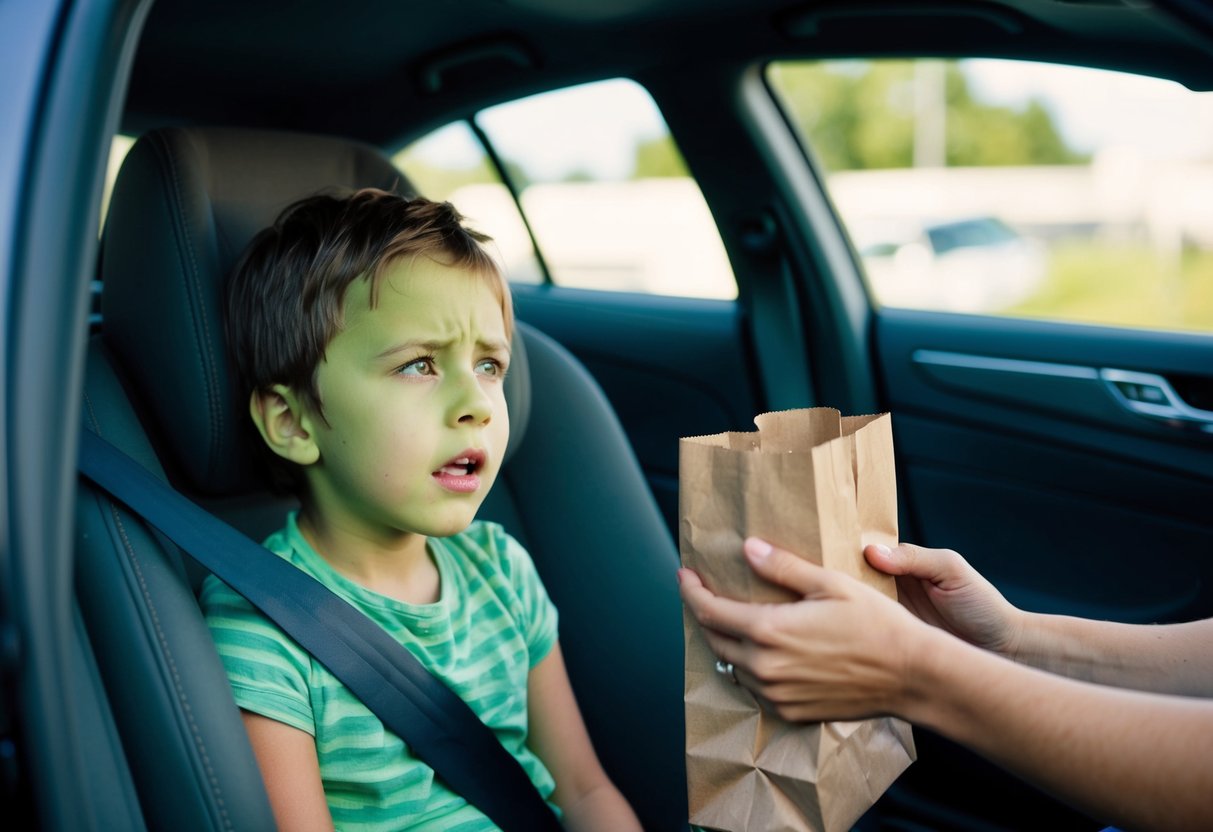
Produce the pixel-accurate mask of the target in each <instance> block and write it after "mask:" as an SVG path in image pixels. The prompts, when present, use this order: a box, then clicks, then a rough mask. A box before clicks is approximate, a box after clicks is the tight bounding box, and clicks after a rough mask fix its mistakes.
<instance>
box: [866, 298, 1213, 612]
mask: <svg viewBox="0 0 1213 832" xmlns="http://www.w3.org/2000/svg"><path fill="white" fill-rule="evenodd" d="M876 338H877V356H878V358H877V360H878V361H879V362H880V365H881V371H882V373H881V374H882V378H883V386H884V393H885V396H886V400H887V403H888V406H889V408H890V409H891V410H892V412H893V414H894V430H895V435H896V441H897V451H898V458H899V468H900V472H899V474H900V485H901V488H902V491H903V494H904V497H905V508H906V512H907V515H908V516H907V528H908V529H909V530H910V532H911V533H913V534H914V535H916V538H917V541H918V542H921V543H923V544H926V545H931V546H946V547H950V548H954V549H956V550H958V551H960V552H961V553H962V554H964V555H965V556H966V557H967V558H968V559H969V560H970V561H971V562H972V563H973V564H974V566H976V567H977V568H978V569H979V570H980V571H981V572H982V573H983V574H985V575H986V576H987V577H989V578H990V579H991V580H992V581H993V582H994V583H995V585H996V586H998V587H999V588H1000V589H1001V590H1002V591H1003V592H1004V593H1005V594H1006V595H1007V596H1008V597H1009V598H1010V599H1011V600H1012V601H1013V602H1014V603H1016V604H1018V605H1020V606H1023V607H1025V608H1028V609H1033V610H1038V611H1042V612H1055V613H1065V614H1073V615H1083V616H1088V617H1094V618H1101V619H1113V620H1123V621H1133V622H1150V621H1172V620H1183V619H1190V618H1193V617H1200V616H1205V615H1209V614H1213V586H1211V583H1213V559H1210V558H1209V557H1208V556H1207V555H1208V553H1209V552H1210V551H1213V511H1211V510H1210V509H1211V508H1213V433H1210V432H1209V431H1207V430H1205V426H1204V425H1203V424H1202V423H1200V422H1199V421H1185V420H1183V419H1171V420H1159V419H1152V418H1150V417H1148V416H1145V415H1142V414H1141V413H1138V412H1135V410H1134V409H1133V407H1132V404H1133V402H1132V400H1130V399H1126V398H1125V396H1124V394H1123V392H1122V388H1121V387H1118V386H1117V384H1115V383H1113V382H1111V381H1109V380H1108V376H1107V374H1106V372H1105V371H1107V370H1118V371H1130V372H1132V373H1148V374H1151V375H1153V376H1159V377H1162V378H1175V379H1180V380H1182V383H1180V384H1178V385H1177V386H1178V387H1179V388H1181V389H1185V390H1187V391H1190V392H1189V394H1188V395H1190V396H1193V397H1195V399H1196V400H1197V402H1198V403H1203V397H1204V395H1206V393H1205V391H1209V390H1213V338H1208V337H1206V336H1201V335H1189V334H1177V333H1165V332H1156V333H1155V332H1144V331H1133V330H1118V329H1111V328H1101V327H1087V326H1073V325H1065V324H1053V323H1045V322H1035V321H1019V320H1002V319H995V318H984V317H977V316H962V315H949V314H938V313H925V312H910V311H904V310H885V311H883V312H881V313H880V314H879V315H878V316H877V324H876ZM1111 378H1112V379H1116V378H1119V377H1118V376H1116V375H1115V374H1113V375H1112V376H1111ZM1130 378H1136V376H1130ZM1139 392H1140V391H1139ZM1151 395H1153V394H1151ZM1192 409H1193V410H1194V411H1196V412H1197V414H1198V415H1199V411H1200V410H1202V408H1200V407H1195V406H1193V407H1192Z"/></svg>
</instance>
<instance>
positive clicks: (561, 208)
mask: <svg viewBox="0 0 1213 832" xmlns="http://www.w3.org/2000/svg"><path fill="white" fill-rule="evenodd" d="M474 125H475V128H474V129H473V127H472V126H469V125H468V124H466V123H458V124H455V125H449V126H448V127H445V128H443V129H442V130H439V131H437V132H435V133H432V134H430V135H428V136H426V137H424V138H422V139H421V140H420V141H418V142H415V143H413V144H411V145H409V146H408V147H407V148H405V149H404V150H403V151H402V152H401V153H400V154H399V155H398V156H397V157H396V158H397V161H398V164H400V166H401V169H402V170H404V171H405V173H406V174H408V175H409V176H410V177H412V178H413V179H414V180H415V182H416V183H417V184H418V185H420V186H422V190H423V191H424V192H426V193H428V194H430V195H432V196H435V197H437V198H441V199H449V200H450V201H451V202H452V203H454V204H455V206H456V207H457V208H459V209H460V211H462V212H463V213H464V214H466V215H467V216H469V217H470V218H471V219H472V220H474V221H475V222H476V223H479V224H480V225H482V226H483V229H484V230H485V231H486V232H487V233H489V234H492V235H493V236H494V237H497V238H498V241H499V244H500V253H501V255H502V257H503V260H504V264H505V267H506V270H507V272H508V273H509V274H510V276H511V278H512V279H515V280H524V281H525V280H532V279H537V276H538V274H539V272H538V268H539V261H538V260H537V259H536V257H535V249H534V247H533V246H532V242H531V238H530V237H528V236H527V235H526V229H527V226H528V225H529V229H530V232H531V234H533V240H534V245H535V246H537V247H538V251H539V254H540V257H541V260H542V264H543V266H544V267H545V268H546V273H547V275H548V276H549V278H550V280H551V281H552V282H553V283H555V284H558V285H561V286H570V287H577V288H584V289H602V290H610V291H626V292H647V293H655V294H663V295H674V296H684V297H702V298H735V297H736V296H737V284H736V281H735V280H734V277H733V273H732V270H731V268H730V266H729V261H728V257H727V255H726V254H725V250H724V245H723V244H722V242H721V240H720V234H719V232H718V230H717V229H716V225H715V223H714V221H713V219H712V215H711V213H710V211H709V210H708V207H707V203H706V201H705V200H704V198H703V194H702V193H701V192H700V190H699V186H698V185H697V184H696V182H695V180H694V179H692V178H691V176H690V175H689V174H688V172H687V169H686V166H685V165H684V163H683V161H682V157H681V155H680V154H679V152H678V149H677V147H676V146H675V144H674V142H673V140H672V138H671V137H670V134H669V130H668V129H667V127H666V125H665V121H664V119H662V117H661V114H660V112H658V110H657V107H656V105H655V104H654V102H653V100H652V98H651V97H650V96H649V94H648V93H647V92H646V91H645V90H644V89H643V88H642V87H640V86H639V85H638V84H636V83H634V82H632V81H627V80H622V79H616V80H610V81H601V82H596V83H592V84H584V85H580V86H576V87H570V88H566V89H562V90H557V91H554V92H548V93H544V94H541V95H536V96H531V97H529V98H524V99H519V100H516V101H512V102H509V103H506V104H501V105H498V106H495V107H491V108H489V109H486V110H483V111H481V112H480V113H478V114H477V115H476V116H475V119H474ZM478 135H479V136H483V137H484V138H485V139H486V140H487V141H488V142H489V143H490V145H491V147H492V149H493V152H494V155H495V156H496V157H497V158H498V159H499V160H500V167H501V168H502V169H503V170H504V172H505V180H506V181H508V184H509V185H510V187H511V188H512V189H513V192H514V193H517V200H516V201H515V200H514V199H513V198H512V197H511V195H510V194H511V191H510V190H507V189H506V187H505V186H504V185H503V184H502V182H503V180H502V178H501V176H500V175H499V174H498V173H497V172H496V171H494V170H493V165H491V164H490V163H489V158H490V157H488V155H487V154H486V153H485V150H484V146H483V145H482V144H481V143H480V142H479V141H478V140H477V136H478ZM428 183H433V184H428ZM519 207H521V211H522V213H523V214H524V215H525V217H526V224H527V225H524V224H523V223H522V222H521V220H520V219H519V213H518V211H519Z"/></svg>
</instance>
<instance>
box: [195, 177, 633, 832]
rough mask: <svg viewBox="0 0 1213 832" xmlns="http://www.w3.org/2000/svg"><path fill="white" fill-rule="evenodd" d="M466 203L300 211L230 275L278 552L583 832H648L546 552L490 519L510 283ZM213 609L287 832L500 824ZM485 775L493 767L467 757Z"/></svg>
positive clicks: (346, 697)
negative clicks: (549, 578)
mask: <svg viewBox="0 0 1213 832" xmlns="http://www.w3.org/2000/svg"><path fill="white" fill-rule="evenodd" d="M461 220H462V218H461V217H460V216H459V214H458V213H457V212H456V211H455V210H454V208H452V207H451V206H450V205H449V204H446V203H434V202H430V201H428V200H424V199H416V200H411V201H410V200H406V199H403V198H401V197H398V196H395V195H392V194H389V193H386V192H383V191H378V190H369V189H368V190H363V191H359V192H357V193H355V194H353V195H352V196H350V197H348V198H335V197H331V196H317V197H311V198H308V199H305V200H302V201H300V202H298V203H296V204H295V205H293V206H291V207H290V208H288V209H287V210H286V211H285V212H284V213H283V214H282V215H281V216H280V217H279V219H278V221H277V222H275V224H274V225H273V226H272V227H270V228H268V229H266V230H264V231H262V232H261V233H260V234H259V235H258V236H257V237H256V238H255V239H254V240H253V241H252V243H250V245H249V248H248V250H247V251H246V252H245V254H244V256H243V257H242V259H241V261H240V263H238V264H237V266H236V269H235V271H234V272H233V275H232V277H231V280H230V283H229V286H228V292H227V312H228V318H227V329H228V332H227V334H228V341H229V345H230V347H231V352H232V354H233V355H234V357H235V361H236V364H237V373H238V376H239V378H240V381H241V383H242V385H243V389H244V390H247V391H249V410H250V413H251V415H252V419H253V423H254V424H255V425H256V428H257V431H258V432H259V433H260V436H261V438H262V439H263V440H264V446H265V450H267V451H268V452H270V456H269V458H270V460H271V461H272V463H273V466H274V469H275V472H276V474H277V475H278V476H279V478H280V480H281V481H282V482H283V483H286V484H288V485H289V486H290V487H291V488H292V490H293V491H294V493H295V494H296V495H297V496H298V498H299V500H300V509H299V510H298V512H292V513H291V514H290V515H289V516H288V517H287V518H286V525H285V527H284V528H282V529H281V530H280V531H278V532H277V533H275V534H273V535H271V536H270V537H269V538H268V539H267V540H266V541H265V545H266V546H267V547H268V548H270V549H272V550H273V551H274V552H276V553H277V554H279V555H280V556H281V557H283V558H285V559H287V560H288V561H290V562H291V563H292V564H294V565H295V566H297V567H298V568H299V569H302V570H304V571H305V572H307V573H309V574H311V575H312V576H314V577H315V578H317V579H319V580H320V581H321V582H322V583H324V584H325V585H326V586H328V587H329V588H330V589H332V590H333V591H335V592H336V593H337V594H338V595H340V596H342V597H343V598H345V599H346V600H347V601H349V602H350V603H352V604H353V605H354V606H356V607H357V608H359V609H360V610H362V611H363V612H365V613H366V614H367V615H369V616H370V617H371V618H373V619H374V620H375V621H376V622H377V623H378V624H380V626H382V627H383V628H384V629H385V630H387V631H388V632H389V633H391V634H392V635H393V636H394V637H396V638H397V639H398V640H400V641H401V642H403V643H404V644H405V645H406V646H407V647H408V649H409V650H410V651H411V652H412V653H413V654H414V655H416V656H417V657H418V658H419V659H420V660H421V662H422V663H423V664H424V665H425V666H426V667H427V668H428V669H429V670H430V671H431V672H432V673H434V674H436V675H437V676H439V677H440V678H441V679H442V680H443V681H444V682H446V684H447V685H448V686H449V687H451V688H452V689H453V690H454V691H455V692H456V693H458V694H459V695H460V696H461V697H462V698H463V699H464V701H466V702H467V703H468V704H469V705H470V706H471V707H472V709H473V710H474V711H475V712H476V713H477V715H478V716H479V717H480V718H481V719H482V720H483V721H484V722H485V723H486V724H487V725H489V726H490V727H491V728H492V729H493V730H494V732H495V733H496V735H497V737H498V739H499V740H500V741H501V743H502V744H503V745H504V746H505V747H506V749H507V750H508V751H509V752H510V753H512V754H513V755H514V756H515V757H516V758H517V759H518V760H519V761H520V762H521V763H522V765H523V767H524V768H525V769H526V771H527V773H528V774H529V775H530V777H531V780H532V781H533V782H534V783H535V786H536V787H537V788H538V789H539V790H540V792H541V794H543V795H544V797H546V798H547V799H548V800H549V802H550V803H553V804H554V805H556V806H558V807H560V808H561V809H562V810H563V812H562V820H563V822H564V824H565V825H566V826H567V828H569V829H604V830H605V829H610V830H625V829H638V828H639V823H638V822H637V820H636V818H635V815H634V814H633V813H632V811H631V809H630V807H629V806H628V805H627V803H626V802H625V801H624V799H623V797H622V795H620V793H619V792H618V791H617V790H616V789H615V787H614V786H613V785H612V784H611V782H610V781H609V780H608V779H607V776H606V774H605V773H604V772H603V770H602V767H601V766H600V764H599V762H598V759H597V757H596V756H595V754H594V751H593V748H592V747H591V745H590V740H589V736H588V734H587V733H586V730H585V726H584V724H583V723H582V720H581V715H580V712H579V711H578V709H577V704H576V701H575V700H574V698H573V692H572V689H571V687H570V685H569V681H568V676H567V674H566V672H565V667H564V660H563V658H562V657H561V653H560V647H559V644H558V643H557V639H556V610H555V608H554V607H553V606H552V603H551V601H550V600H549V599H548V596H547V593H546V592H545V590H544V588H543V585H542V584H541V583H540V581H539V577H538V575H537V574H536V572H535V568H534V565H533V564H532V563H531V560H530V557H529V556H528V555H527V553H526V551H525V550H524V549H523V548H522V547H521V546H520V545H519V544H518V543H517V542H516V541H515V540H514V539H513V538H511V537H510V536H509V535H507V534H506V533H505V532H504V531H503V530H502V529H501V527H500V526H497V525H495V524H492V523H485V522H472V520H473V517H474V516H475V514H476V511H477V509H478V508H479V507H480V504H481V502H482V501H483V500H484V497H485V494H486V493H487V492H488V490H489V488H490V487H491V486H492V484H493V481H494V479H495V478H496V476H497V472H498V468H499V466H500V464H501V459H502V455H503V454H504V453H505V448H506V443H507V441H508V439H509V417H508V414H507V413H506V405H505V396H504V392H503V379H504V376H505V373H506V370H507V368H508V366H509V362H510V338H511V335H512V329H513V315H512V309H511V300H510V294H509V288H508V285H507V284H506V282H505V280H504V279H503V277H502V275H501V273H500V272H499V271H498V269H497V267H496V265H495V264H494V262H493V261H492V259H491V258H490V257H489V256H488V255H487V254H486V253H485V251H484V250H483V249H482V248H481V247H480V245H479V244H480V243H481V242H483V241H485V240H486V239H487V238H486V237H484V236H483V235H480V234H477V233H475V232H473V231H470V230H468V229H465V228H464V227H463V226H462V225H461ZM202 604H203V608H204V610H205V612H206V616H207V622H208V624H209V625H210V628H211V632H212V634H213V635H214V638H215V642H216V644H217V645H218V648H219V652H220V655H221V656H222V657H223V661H224V664H225V666H226V668H227V673H228V677H229V679H230V681H231V684H232V690H233V692H234V694H235V698H236V702H237V704H238V705H239V706H240V708H241V713H242V715H243V718H244V723H245V726H246V728H247V730H248V734H249V738H250V739H251V741H252V745H253V751H254V752H255V754H256V756H257V761H258V763H259V765H260V767H261V771H262V774H263V776H264V779H265V786H266V790H267V792H268V794H269V798H270V803H271V805H272V807H273V811H274V817H275V819H276V820H277V822H278V825H279V827H280V828H281V829H283V830H311V829H326V830H331V829H333V828H334V826H336V827H337V828H340V829H358V830H396V829H433V830H439V829H441V830H449V829H456V828H457V829H461V830H462V829H468V830H472V829H492V828H494V827H493V824H492V823H491V822H490V821H489V820H488V818H487V817H485V816H484V815H483V814H482V813H481V812H480V811H479V810H478V809H476V808H475V807H474V806H472V805H470V804H469V803H468V802H467V801H465V800H464V799H463V798H462V797H461V796H460V795H458V794H456V793H454V792H452V791H451V790H450V789H448V788H447V787H446V785H445V784H444V783H443V782H442V781H441V780H439V779H436V778H435V777H434V772H433V770H432V769H430V768H429V767H428V766H426V765H425V764H424V763H422V762H420V761H419V760H417V759H416V758H415V757H413V756H412V755H411V753H410V751H409V749H408V748H407V747H406V746H405V745H404V743H403V742H402V741H401V740H400V739H399V738H398V737H397V736H395V735H394V734H392V733H390V732H389V731H387V730H386V729H385V728H384V726H383V724H382V723H381V722H380V721H379V720H378V719H377V718H376V717H375V716H374V715H373V714H372V713H371V712H370V711H369V710H368V709H367V708H366V707H365V706H364V705H363V704H362V703H361V701H359V700H358V699H357V698H355V697H354V696H353V695H352V694H351V693H350V692H349V691H348V690H347V689H346V688H345V687H344V686H343V685H342V684H341V683H340V682H338V681H337V680H336V679H335V678H334V677H333V676H332V674H330V673H329V672H328V670H327V669H326V668H325V667H324V666H323V665H321V664H319V663H318V662H317V661H316V660H315V659H313V658H312V657H311V656H310V655H309V654H308V653H306V652H304V651H303V650H301V649H300V648H299V647H298V646H297V645H296V644H295V643H294V642H293V641H291V640H290V639H289V638H288V637H287V636H285V635H284V634H283V633H282V632H281V631H280V630H278V629H277V627H275V625H273V624H272V623H270V622H269V621H268V620H267V619H265V618H264V617H263V616H262V615H261V614H260V613H259V612H257V610H256V609H255V608H253V607H252V606H251V605H250V604H248V602H246V601H245V600H244V599H243V598H242V597H241V596H239V595H237V594H236V593H234V592H233V591H232V590H231V589H229V588H228V587H227V586H226V585H225V584H223V583H222V582H220V581H219V580H218V579H216V578H214V577H211V578H208V579H207V581H206V583H205V584H204V586H203V591H202ZM469 764H472V761H469Z"/></svg>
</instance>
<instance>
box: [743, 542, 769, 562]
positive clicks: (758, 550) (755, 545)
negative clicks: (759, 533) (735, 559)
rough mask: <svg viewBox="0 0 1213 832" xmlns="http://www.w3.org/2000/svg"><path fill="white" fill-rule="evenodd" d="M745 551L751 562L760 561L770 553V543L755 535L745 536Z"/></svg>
mask: <svg viewBox="0 0 1213 832" xmlns="http://www.w3.org/2000/svg"><path fill="white" fill-rule="evenodd" d="M745 553H746V554H747V555H749V557H750V561H751V562H752V563H762V562H763V561H764V560H766V559H767V558H768V557H769V556H770V554H771V544H770V543H767V542H766V541H765V540H761V539H759V538H757V537H750V538H746V542H745Z"/></svg>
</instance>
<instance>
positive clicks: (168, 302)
mask: <svg viewBox="0 0 1213 832" xmlns="http://www.w3.org/2000/svg"><path fill="white" fill-rule="evenodd" d="M363 187H376V188H383V189H384V190H392V191H396V192H397V193H403V194H411V193H412V192H413V191H412V188H411V186H410V185H409V184H408V183H407V182H406V180H405V179H404V177H403V175H402V174H401V173H400V172H399V171H398V170H396V168H395V167H394V166H393V165H392V164H391V162H390V161H389V160H388V159H387V157H385V156H384V155H383V154H382V153H381V152H380V151H379V150H378V149H376V148H374V147H372V146H370V145H366V144H361V143H358V142H353V141H348V140H344V139H338V138H332V137H327V136H312V135H303V134H296V133H281V132H273V131H256V130H239V129H229V128H169V129H164V130H158V131H154V132H152V133H148V134H147V135H145V136H143V137H141V138H140V139H139V140H138V141H137V142H136V143H135V145H134V146H133V147H132V148H131V151H130V153H129V154H128V155H127V157H126V160H125V161H124V163H123V165H122V169H121V171H120V172H119V174H118V179H117V181H116V182H115V184H114V190H113V194H112V196H111V199H110V208H109V215H108V217H107V219H106V227H105V236H104V241H103V245H102V251H103V255H102V268H101V279H102V295H101V313H102V322H103V323H102V332H103V337H104V339H105V342H106V344H107V346H108V347H109V348H110V349H111V350H112V351H113V352H114V353H115V355H116V357H117V358H118V360H119V363H120V365H121V366H122V368H123V370H124V371H125V373H126V375H127V378H128V379H129V381H130V382H131V383H132V384H133V385H134V386H135V387H136V388H137V391H136V393H137V397H138V398H139V400H140V401H141V403H142V405H143V406H144V407H145V408H146V409H147V410H148V411H150V415H151V418H152V419H153V420H154V421H155V425H153V426H149V427H150V429H151V432H152V433H154V434H155V436H156V438H157V439H158V440H160V441H159V443H158V444H159V445H160V447H161V451H162V453H168V454H170V455H171V457H172V459H171V460H170V462H171V463H172V464H171V465H170V466H169V467H170V468H171V469H173V470H174V471H175V472H176V473H177V474H178V475H179V476H180V477H184V478H185V479H186V480H187V482H186V483H184V485H186V486H187V487H188V489H189V490H191V491H194V492H196V493H199V494H204V495H210V496H222V495H232V494H242V493H247V492H249V491H253V490H258V489H260V488H261V487H263V484H264V477H263V475H262V473H261V472H260V471H259V470H258V468H257V465H256V462H255V460H256V459H257V456H256V455H255V454H254V453H253V452H252V449H251V448H249V447H248V444H247V443H248V437H249V433H248V430H247V428H246V426H245V423H246V421H247V419H248V403H247V401H246V400H244V399H243V397H240V396H237V394H236V391H235V389H234V386H233V376H232V372H231V369H230V363H229V361H228V360H227V355H226V351H225V344H224V335H223V319H222V308H221V297H222V287H223V281H224V280H225V279H226V277H227V274H228V271H229V270H230V269H231V267H232V266H233V265H234V263H235V261H236V259H237V258H238V257H239V255H240V253H241V252H242V251H243V249H244V247H245V246H246V245H247V244H248V242H249V241H250V240H251V239H252V238H253V236H254V235H255V234H256V233H257V232H258V231H260V230H261V229H262V228H264V227H266V226H268V225H269V224H270V223H272V222H273V221H274V219H275V218H276V217H277V215H278V213H279V212H280V211H281V210H282V209H283V208H285V207H286V206H287V205H289V204H290V203H292V202H294V201H295V200H297V199H300V198H302V197H305V196H309V195H311V194H314V193H317V192H320V191H326V190H328V191H331V190H333V189H353V188H363ZM514 350H515V356H514V361H513V362H512V363H513V368H512V369H511V371H510V374H509V377H508V378H507V382H506V399H507V402H508V403H509V406H510V416H511V422H512V430H511V438H510V449H509V450H507V456H508V455H509V453H510V452H512V450H513V448H514V447H515V446H516V445H517V443H518V441H520V439H521V436H522V433H523V431H524V430H525V425H526V414H527V413H528V412H529V397H530V389H529V388H530V384H529V377H528V373H527V367H526V360H525V356H524V355H523V354H522V339H521V338H516V339H515V348H514Z"/></svg>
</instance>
